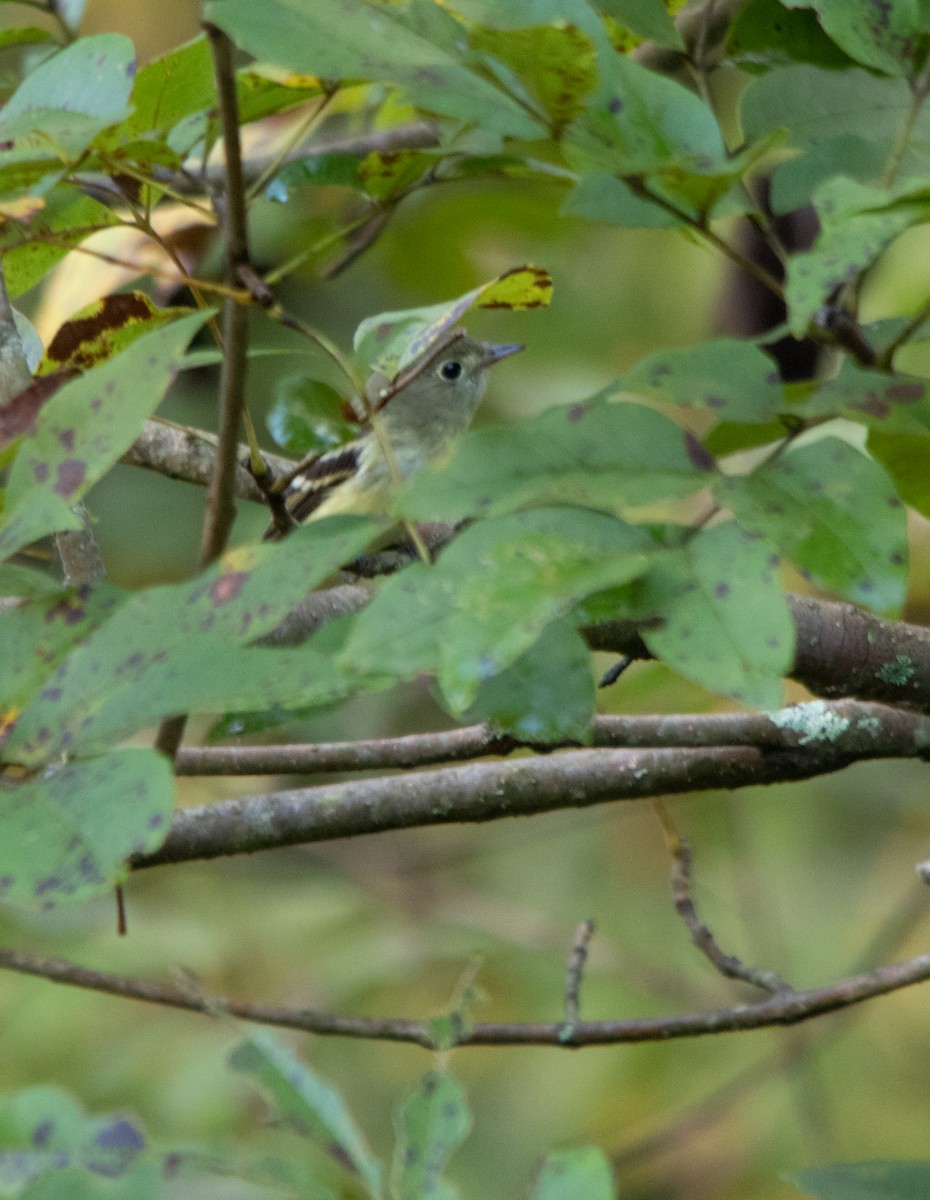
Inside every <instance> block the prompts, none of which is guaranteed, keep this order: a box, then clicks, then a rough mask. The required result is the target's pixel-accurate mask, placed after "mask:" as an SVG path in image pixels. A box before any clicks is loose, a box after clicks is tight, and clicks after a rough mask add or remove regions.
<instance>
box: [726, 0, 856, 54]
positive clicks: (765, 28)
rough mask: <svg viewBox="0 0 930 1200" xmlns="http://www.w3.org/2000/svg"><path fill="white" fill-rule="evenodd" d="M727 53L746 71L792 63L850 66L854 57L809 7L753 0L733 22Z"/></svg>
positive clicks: (776, 0) (727, 41)
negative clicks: (832, 39)
mask: <svg viewBox="0 0 930 1200" xmlns="http://www.w3.org/2000/svg"><path fill="white" fill-rule="evenodd" d="M726 55H727V58H728V59H730V60H731V61H733V62H735V63H737V64H738V65H739V66H740V67H742V68H743V69H744V70H750V71H751V70H753V69H768V68H771V67H773V66H781V65H785V64H788V63H812V64H813V65H814V66H818V67H829V68H832V69H837V68H840V67H848V66H849V65H850V64H851V60H850V57H849V55H848V54H845V53H844V52H843V51H842V50H841V49H840V48H839V46H838V45H837V44H836V43H835V42H832V41H831V40H830V39H829V38H828V37H827V35H826V34H825V33H824V30H823V26H822V25H821V24H820V22H819V21H818V20H817V17H816V15H815V14H814V13H813V12H811V11H810V10H809V9H808V8H803V9H798V8H790V7H788V8H786V6H785V5H784V4H782V3H781V0H750V3H749V4H747V5H746V6H745V7H744V8H742V9H741V10H740V11H739V12H738V14H737V16H736V19H735V20H734V21H733V22H732V24H731V25H730V28H729V30H728V31H727V35H726Z"/></svg>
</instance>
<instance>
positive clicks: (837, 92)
mask: <svg viewBox="0 0 930 1200" xmlns="http://www.w3.org/2000/svg"><path fill="white" fill-rule="evenodd" d="M740 112H741V118H742V125H743V130H744V133H745V135H746V137H747V138H748V139H749V140H750V141H756V140H758V139H760V138H763V137H765V136H767V135H769V134H771V133H772V131H774V130H786V131H789V132H790V138H791V144H792V145H793V146H795V147H797V148H799V149H811V148H817V147H821V146H823V145H824V144H825V143H833V147H832V149H830V150H829V151H827V153H829V154H830V156H831V158H830V161H831V170H830V174H837V173H842V174H844V175H848V176H850V177H851V178H855V179H861V180H863V181H865V182H871V183H878V182H879V181H880V179H881V176H882V174H883V172H884V166H885V162H886V160H887V158H888V154H889V148H890V147H891V146H893V145H894V144H895V140H896V139H897V137H898V135H899V133H900V130H901V129H902V128H904V127H905V126H906V125H908V123H909V122H911V121H913V128H912V129H911V136H910V138H909V139H908V142H907V145H906V147H905V149H904V153H903V156H902V159H901V163H900V170H899V177H901V178H906V177H908V176H915V177H918V176H926V174H927V173H928V170H930V106H928V105H923V106H922V107H921V108H920V109H919V110H918V112H917V113H916V115H915V113H914V111H913V108H912V96H911V90H910V88H909V86H908V85H907V83H906V82H905V81H904V80H902V79H888V78H884V79H883V78H880V77H878V76H876V75H873V74H871V73H870V72H868V71H864V70H848V71H829V70H822V69H820V68H818V67H812V66H807V65H796V66H790V67H781V68H776V69H775V70H772V71H769V72H767V73H766V74H765V75H762V76H760V77H759V78H757V79H755V80H753V81H752V83H750V85H749V86H748V87H747V88H746V90H745V92H744V93H743V96H742V99H741V102H740ZM857 145H858V147H859V150H858V152H857V150H856V147H857ZM810 158H811V163H810V166H809V167H808V168H804V169H805V170H810V171H813V172H817V171H818V169H821V170H822V168H818V166H817V160H818V159H819V154H815V155H812V156H810ZM798 169H799V167H798V165H797V163H796V162H795V163H791V162H786V163H782V164H781V165H779V166H777V167H776V169H775V172H774V175H773V184H772V197H773V203H774V205H775V211H776V212H785V211H789V207H790V205H789V200H788V198H782V197H781V194H780V193H781V176H782V173H783V172H786V173H788V174H794V173H796V172H797V171H798ZM794 190H795V198H796V195H797V188H796V187H795V189H794ZM808 194H809V193H808Z"/></svg>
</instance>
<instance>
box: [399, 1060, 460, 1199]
mask: <svg viewBox="0 0 930 1200" xmlns="http://www.w3.org/2000/svg"><path fill="white" fill-rule="evenodd" d="M471 1126H472V1119H471V1113H470V1111H469V1108H468V1101H467V1100H466V1097H465V1093H464V1092H463V1091H462V1087H461V1085H460V1084H459V1082H458V1080H457V1079H455V1077H454V1076H452V1075H450V1074H449V1073H448V1072H447V1071H430V1072H429V1073H428V1074H427V1075H424V1077H423V1079H422V1080H421V1081H420V1086H419V1087H418V1088H417V1090H416V1091H415V1092H413V1093H412V1094H411V1095H410V1096H408V1098H407V1099H406V1100H405V1101H404V1103H403V1105H402V1106H401V1108H400V1111H399V1112H398V1113H397V1116H396V1118H395V1127H396V1131H397V1143H396V1145H395V1149H394V1160H393V1163H392V1165H391V1200H422V1198H423V1197H426V1196H429V1197H430V1200H455V1197H456V1196H457V1195H458V1191H457V1189H456V1188H454V1187H453V1186H452V1185H451V1184H449V1183H447V1182H446V1181H445V1180H444V1179H443V1177H442V1176H443V1172H444V1171H445V1168H446V1164H447V1163H448V1161H449V1159H450V1158H451V1157H452V1155H453V1154H454V1153H455V1151H456V1150H457V1149H458V1148H459V1146H461V1144H462V1143H463V1142H464V1141H465V1139H466V1137H467V1136H468V1134H469V1132H470V1131H471Z"/></svg>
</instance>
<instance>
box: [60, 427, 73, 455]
mask: <svg viewBox="0 0 930 1200" xmlns="http://www.w3.org/2000/svg"><path fill="white" fill-rule="evenodd" d="M58 440H59V442H60V443H61V445H62V446H63V447H64V448H65V450H73V449H74V430H73V429H59V431H58Z"/></svg>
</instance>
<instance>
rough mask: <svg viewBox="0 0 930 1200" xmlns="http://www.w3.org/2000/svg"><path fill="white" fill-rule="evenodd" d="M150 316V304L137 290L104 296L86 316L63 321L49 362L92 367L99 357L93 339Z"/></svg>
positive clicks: (51, 350) (54, 339)
mask: <svg viewBox="0 0 930 1200" xmlns="http://www.w3.org/2000/svg"><path fill="white" fill-rule="evenodd" d="M151 316H152V309H151V307H150V306H149V305H148V304H147V303H146V301H145V298H144V297H143V296H141V295H140V294H139V293H137V292H120V293H118V294H117V295H115V296H105V297H104V299H103V300H101V301H100V302H99V303H98V304H96V305H95V306H94V310H93V311H92V312H90V313H88V315H87V316H86V317H76V318H75V319H74V320H73V321H66V322H65V323H64V325H62V327H61V328H60V329H59V330H58V332H57V333H56V334H55V336H54V337H53V338H52V341H51V345H50V346H49V348H48V350H47V351H46V357H47V358H48V359H49V361H51V362H56V363H62V364H65V363H67V364H68V365H69V366H72V367H82V368H84V369H86V368H88V367H92V366H94V365H96V364H97V363H98V362H99V361H100V353H99V349H97V350H95V349H94V346H93V343H94V342H96V341H97V339H99V338H100V336H101V335H102V334H104V333H106V332H108V331H110V330H117V329H121V328H122V327H123V326H124V325H128V324H129V323H130V322H131V321H143V320H147V319H150V318H151Z"/></svg>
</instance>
